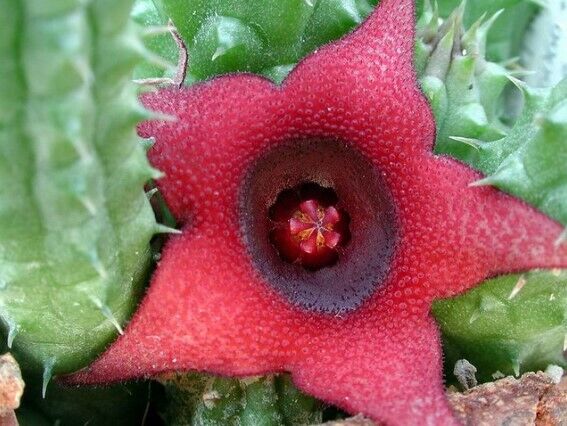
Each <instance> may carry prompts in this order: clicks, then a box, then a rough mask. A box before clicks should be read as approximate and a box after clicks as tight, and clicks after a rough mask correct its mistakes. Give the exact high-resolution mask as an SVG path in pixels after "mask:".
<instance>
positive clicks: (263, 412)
mask: <svg viewBox="0 0 567 426" xmlns="http://www.w3.org/2000/svg"><path fill="white" fill-rule="evenodd" d="M163 383H164V385H165V389H166V400H167V405H166V407H165V411H164V417H165V419H166V421H167V424H169V425H202V426H207V425H210V426H214V425H221V424H222V425H255V426H256V425H261V426H272V425H273V426H280V425H290V426H291V425H299V424H313V423H320V422H321V421H322V408H323V405H322V404H321V403H320V402H318V401H317V400H315V399H314V398H312V397H310V396H307V395H305V394H303V393H301V392H300V391H298V390H297V389H296V388H295V386H293V383H292V382H291V378H290V377H289V375H281V376H265V377H255V378H250V379H227V378H220V377H215V376H210V375H204V374H173V375H170V376H167V377H164V379H163Z"/></svg>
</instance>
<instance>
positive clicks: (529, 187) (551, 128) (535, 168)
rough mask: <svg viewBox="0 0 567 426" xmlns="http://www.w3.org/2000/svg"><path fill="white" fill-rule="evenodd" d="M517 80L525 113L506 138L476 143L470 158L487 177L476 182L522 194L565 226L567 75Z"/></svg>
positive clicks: (566, 217) (514, 193) (566, 198)
mask: <svg viewBox="0 0 567 426" xmlns="http://www.w3.org/2000/svg"><path fill="white" fill-rule="evenodd" d="M516 84H517V85H518V88H519V89H520V90H521V92H522V94H523V97H524V108H523V112H522V114H521V116H520V117H519V118H518V121H517V123H516V124H515V125H514V127H513V128H512V129H511V130H510V131H509V133H508V135H507V136H506V137H505V138H503V139H501V140H498V141H493V142H487V143H481V144H479V145H478V147H477V150H476V153H475V155H474V156H473V157H472V159H471V163H472V165H473V167H475V168H477V169H479V170H481V171H482V172H483V173H484V174H486V175H487V176H486V178H484V179H482V180H480V181H479V182H477V184H478V185H494V186H496V187H498V188H500V189H502V190H503V191H506V192H508V193H510V194H513V195H515V196H517V197H520V198H522V199H524V200H526V201H527V202H528V203H530V204H532V205H534V206H536V207H538V208H539V209H540V210H542V211H543V212H545V213H546V214H548V215H549V216H551V217H553V218H555V219H556V220H558V221H559V222H561V223H562V224H563V225H566V226H567V186H565V182H567V167H565V164H567V79H564V80H563V81H561V82H560V83H559V84H558V85H557V86H555V87H553V88H545V89H534V88H531V87H530V86H528V85H526V84H524V83H522V82H521V81H516ZM558 238H559V239H558V244H559V243H560V242H561V240H562V239H564V236H563V237H560V236H558Z"/></svg>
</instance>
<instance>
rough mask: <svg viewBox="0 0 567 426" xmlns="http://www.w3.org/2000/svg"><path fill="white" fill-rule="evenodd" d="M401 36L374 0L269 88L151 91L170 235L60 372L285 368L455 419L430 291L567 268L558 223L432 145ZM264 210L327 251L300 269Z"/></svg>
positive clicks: (312, 380)
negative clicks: (130, 304) (350, 29)
mask: <svg viewBox="0 0 567 426" xmlns="http://www.w3.org/2000/svg"><path fill="white" fill-rule="evenodd" d="M413 37H414V9H413V2H412V1H410V0H383V1H382V2H381V4H380V6H379V7H378V8H377V9H376V11H375V12H374V13H373V15H372V16H371V17H370V18H369V19H368V20H367V21H366V22H365V23H364V24H363V25H362V26H361V27H360V28H359V29H358V30H357V31H355V32H354V33H352V34H351V35H349V36H347V37H346V38H344V39H342V40H340V41H338V42H337V43H334V44H332V45H329V46H327V47H324V48H322V49H320V50H319V51H318V52H316V53H314V54H313V55H311V56H310V57H308V58H307V59H306V60H304V61H303V62H302V63H301V64H300V65H299V66H298V67H297V68H296V69H295V70H294V71H293V72H292V74H291V75H290V76H289V77H288V78H287V80H286V81H284V83H283V85H282V86H275V85H273V84H271V83H270V82H268V81H266V80H264V79H262V78H260V77H255V76H252V75H232V76H226V77H221V78H217V79H214V80H212V81H210V82H207V83H203V84H199V85H195V86H193V87H191V88H188V89H183V90H164V91H160V92H158V93H154V94H147V95H145V96H144V103H145V105H146V106H148V107H149V108H151V109H154V110H157V111H160V112H163V113H166V114H171V115H174V116H177V117H178V121H176V122H169V121H168V122H164V121H152V122H147V123H144V124H143V125H142V126H141V128H140V133H141V134H142V135H143V136H146V137H154V138H155V139H156V143H155V145H154V147H153V148H152V150H151V152H150V159H151V162H152V163H153V165H154V166H155V167H157V168H159V169H160V170H162V171H164V173H165V177H164V178H163V179H161V180H160V181H159V187H160V190H161V191H162V192H163V194H164V197H165V199H166V200H167V203H168V205H169V206H170V208H171V210H172V212H173V213H174V215H175V217H176V218H177V219H178V220H179V221H180V222H181V223H182V224H183V232H182V234H181V235H178V236H174V237H172V238H171V239H170V240H169V242H168V243H167V245H166V247H165V249H164V251H163V255H162V258H161V261H160V263H159V266H158V268H157V271H156V272H155V275H154V276H153V279H152V283H151V286H150V288H149V290H148V294H147V295H146V298H145V300H144V301H143V303H142V305H141V307H140V308H139V310H138V312H137V313H136V315H135V316H134V318H133V319H132V321H131V323H130V324H129V326H128V328H127V329H126V332H125V334H124V335H123V336H121V337H120V338H119V339H118V340H117V341H116V342H115V343H114V345H113V346H111V347H110V349H109V350H108V351H107V352H106V353H105V354H103V355H102V357H101V358H100V359H99V360H98V361H96V362H95V363H94V364H93V365H92V366H91V367H90V368H88V369H87V370H85V371H83V372H80V373H78V374H76V375H75V376H73V377H71V378H70V379H69V380H70V381H73V382H75V383H101V382H109V381H117V380H126V379H131V378H135V377H148V376H154V375H158V374H160V373H164V372H168V371H173V370H177V371H179V370H200V371H208V372H213V373H217V374H223V375H230V376H248V375H258V374H264V373H269V372H278V371H289V372H291V373H292V375H293V380H294V381H295V383H296V384H297V385H298V386H299V387H300V388H301V389H303V390H305V391H306V392H308V393H310V394H312V395H315V396H317V397H319V398H321V399H323V400H325V401H328V402H330V403H333V404H336V405H338V406H340V407H342V408H344V409H346V410H347V411H350V412H352V413H358V412H362V413H364V414H366V415H368V416H370V417H372V418H374V419H377V420H381V421H385V422H387V423H389V424H418V423H419V424H421V423H428V424H431V423H434V424H452V423H454V422H455V421H454V420H453V417H452V415H451V412H450V409H449V408H448V405H447V402H446V400H445V397H444V390H443V379H442V362H441V346H440V339H439V331H438V329H437V327H436V325H435V323H434V321H433V319H432V317H431V315H430V306H431V303H432V301H433V300H434V299H436V298H440V297H447V296H451V295H455V294H458V293H460V292H463V291H464V290H466V289H468V288H471V287H473V286H474V285H476V284H478V283H480V282H481V281H483V280H484V279H486V278H487V277H490V276H494V275H496V274H500V273H505V272H511V271H519V270H526V269H531V268H536V267H565V266H567V249H566V248H565V246H563V247H557V246H555V245H554V241H555V240H556V238H557V236H558V235H559V234H560V233H561V231H562V229H561V227H560V225H559V224H557V223H556V222H554V221H552V220H550V219H548V218H547V217H545V216H544V215H542V214H541V213H539V212H537V211H536V210H534V209H533V208H531V207H529V206H528V205H526V204H524V203H523V202H521V201H519V200H517V199H514V198H512V197H510V196H508V195H506V194H504V193H501V192H499V191H497V190H495V189H493V188H490V187H475V186H471V183H473V182H475V181H477V180H478V179H480V178H481V176H480V175H479V173H477V172H475V171H473V170H472V169H470V168H469V167H467V166H465V165H463V164H461V163H459V162H457V161H455V160H452V159H451V158H448V157H444V156H437V155H434V154H433V153H432V145H433V141H434V134H435V123H434V119H433V116H432V113H431V111H430V109H429V106H428V104H427V102H426V100H425V98H424V96H423V94H422V93H421V92H420V90H419V87H418V83H417V80H416V76H415V72H414V70H413V67H412V49H413ZM286 191H287V192H289V191H291V192H295V193H296V194H299V195H297V197H296V199H295V200H296V201H295V204H294V205H285V201H281V200H282V199H285V198H286V196H285V194H286V193H287V192H286ZM302 191H303V193H302ZM304 193H308V194H304ZM306 202H307V203H306ZM282 203H283V207H282ZM290 203H291V204H293V202H290ZM274 211H276V213H274ZM278 211H279V212H288V213H287V214H288V216H287V219H286V218H285V217H284V220H283V223H284V228H282V229H284V232H288V233H289V238H288V239H287V240H286V239H285V238H284V239H283V240H285V241H288V242H289V241H292V242H293V241H295V243H298V242H299V245H300V249H301V250H302V251H303V253H304V254H305V253H307V254H313V253H315V254H316V255H317V253H319V252H318V251H317V249H318V248H326V249H328V250H331V251H332V252H333V253H334V257H333V259H331V260H329V259H330V258H329V259H326V260H325V259H323V260H322V258H317V259H316V260H317V262H318V263H317V262H315V267H313V268H306V267H305V265H304V264H302V260H301V259H300V260H299V261H297V258H298V257H297V256H296V258H295V259H292V260H290V259H287V258H285V256H282V255H281V252H282V251H284V252H285V248H286V247H288V248H289V247H290V246H289V245H288V246H286V244H288V243H286V242H285V241H284V242H283V243H282V241H283V240H282V239H278V238H274V237H273V234H274V232H273V231H274V229H276V228H277V224H278V220H279V219H281V218H279V219H278V218H275V217H274V214H275V215H276V216H277V212H278ZM290 212H291V213H290ZM282 214H283V213H282ZM325 215H329V216H328V217H327V219H324V217H325ZM335 215H337V216H338V217H334V216H335ZM347 215H348V220H345V221H344V223H343V224H342V227H339V228H340V230H338V231H337V230H336V229H339V228H337V227H336V226H337V225H338V223H339V221H340V220H341V217H342V218H344V217H346V216H347ZM284 216H285V215H284ZM286 220H287V222H286ZM280 223H281V220H280ZM302 223H308V226H309V228H305V229H303V228H302V227H303V225H302ZM314 229H315V231H316V232H315V234H316V237H315V239H314V240H311V239H310V238H311V236H312V235H314V233H313V232H314ZM309 230H311V231H309ZM304 231H309V232H312V233H311V234H309V235H307V233H306V234H303V235H302V236H300V238H299V239H297V238H295V239H294V238H292V237H297V235H298V234H300V233H301V232H304ZM334 233H337V234H338V235H335V234H334ZM319 234H320V235H321V236H319ZM347 234H349V235H350V236H349V237H348V238H345V239H344V240H341V239H342V237H343V236H344V235H347ZM306 241H307V242H306ZM304 242H306V243H305V244H303V243H304ZM289 244H291V243H289ZM302 244H303V245H302ZM328 250H327V252H328ZM299 257H301V256H299ZM311 266H313V265H311Z"/></svg>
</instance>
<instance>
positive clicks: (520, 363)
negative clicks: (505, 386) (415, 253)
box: [433, 270, 567, 382]
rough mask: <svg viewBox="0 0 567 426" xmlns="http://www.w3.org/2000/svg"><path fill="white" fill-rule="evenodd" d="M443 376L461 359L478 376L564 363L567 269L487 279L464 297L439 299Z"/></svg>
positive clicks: (484, 377)
mask: <svg viewBox="0 0 567 426" xmlns="http://www.w3.org/2000/svg"><path fill="white" fill-rule="evenodd" d="M433 313H434V315H435V318H436V319H437V322H438V323H439V326H440V327H441V331H442V333H443V344H444V354H445V366H446V377H447V379H448V380H449V381H451V382H454V381H455V377H454V376H453V373H452V370H453V366H454V365H455V362H456V361H457V360H459V359H466V360H468V361H469V362H471V363H472V364H473V365H474V366H475V367H476V368H477V379H479V381H481V382H486V381H492V380H494V379H496V378H498V377H501V376H502V375H515V376H518V375H519V374H521V373H523V372H526V371H537V370H545V369H546V367H547V366H548V365H550V364H554V365H560V366H563V367H565V366H566V360H565V357H564V356H563V351H564V349H565V346H564V345H565V344H566V342H567V340H566V333H567V271H560V270H557V271H534V272H530V273H526V274H523V275H507V276H503V277H498V278H495V279H492V280H489V281H487V282H486V283H484V284H483V285H482V286H481V287H477V288H475V289H473V290H471V291H469V292H468V293H467V294H465V295H463V296H459V297H456V298H453V299H447V300H442V301H438V302H436V303H435V304H434V306H433Z"/></svg>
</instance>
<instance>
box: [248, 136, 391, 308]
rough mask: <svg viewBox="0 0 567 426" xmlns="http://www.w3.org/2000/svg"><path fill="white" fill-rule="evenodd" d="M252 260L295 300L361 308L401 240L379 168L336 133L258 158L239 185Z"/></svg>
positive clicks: (281, 147) (310, 304)
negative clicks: (397, 240)
mask: <svg viewBox="0 0 567 426" xmlns="http://www.w3.org/2000/svg"><path fill="white" fill-rule="evenodd" d="M240 223H241V232H242V235H243V239H244V243H245V245H246V247H247V250H248V254H249V256H250V257H251V260H252V264H253V265H254V266H255V268H256V269H257V270H258V272H259V273H260V274H261V275H262V276H263V277H264V279H265V281H266V283H267V284H268V285H270V286H272V287H274V288H275V289H276V290H277V291H278V292H279V293H280V294H283V296H285V297H286V298H287V299H288V300H289V301H290V302H291V303H293V304H295V305H298V306H301V307H303V308H306V309H308V310H315V311H320V312H328V313H337V312H345V311H349V310H352V309H355V308H356V307H357V306H359V305H360V304H361V303H362V302H363V301H364V300H365V299H366V298H367V297H368V296H369V295H370V294H372V293H373V292H374V290H375V288H376V287H377V286H380V285H381V284H382V283H383V282H384V280H385V277H386V274H387V272H388V269H389V265H390V261H391V257H392V254H393V251H394V246H395V239H396V235H397V232H396V229H397V226H396V220H395V215H394V208H393V204H392V201H391V197H390V194H389V192H388V189H387V187H386V185H385V183H384V182H383V181H382V178H381V177H380V173H379V171H378V170H377V168H376V167H375V166H374V165H373V164H372V163H371V162H370V161H369V160H368V159H367V158H366V157H365V156H364V155H363V154H362V153H360V152H359V151H358V150H356V149H355V148H354V147H352V146H351V145H350V144H348V143H346V142H343V141H339V140H335V139H298V140H292V141H285V142H283V143H281V144H279V145H278V146H277V147H276V148H273V149H272V150H270V151H269V152H267V153H265V154H264V155H262V156H261V157H260V158H258V159H256V160H255V161H254V162H253V163H252V165H251V167H250V168H249V171H248V173H247V176H246V177H245V179H244V181H243V183H242V186H241V192H240Z"/></svg>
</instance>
